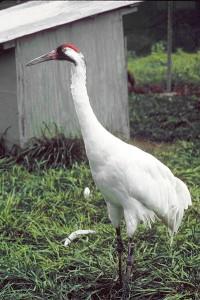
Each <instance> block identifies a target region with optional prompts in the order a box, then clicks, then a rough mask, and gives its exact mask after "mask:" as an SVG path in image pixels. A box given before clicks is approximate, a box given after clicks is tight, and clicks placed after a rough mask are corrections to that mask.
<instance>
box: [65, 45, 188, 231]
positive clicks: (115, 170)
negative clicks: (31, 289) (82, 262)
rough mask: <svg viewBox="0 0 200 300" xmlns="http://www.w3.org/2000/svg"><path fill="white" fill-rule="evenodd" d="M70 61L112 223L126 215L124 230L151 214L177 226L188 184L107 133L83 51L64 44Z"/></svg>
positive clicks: (83, 126)
mask: <svg viewBox="0 0 200 300" xmlns="http://www.w3.org/2000/svg"><path fill="white" fill-rule="evenodd" d="M65 52H66V54H67V55H68V56H70V57H72V58H73V60H74V61H75V62H76V64H75V65H73V66H72V83H71V91H72V96H73V100H74V104H75V108H76V112H77V115H78V119H79V122H80V126H81V131H82V135H83V139H84V142H85V147H86V152H87V156H88V159H89V163H90V168H91V172H92V176H93V178H94V181H95V183H96V185H97V187H98V188H99V189H100V191H101V193H102V194H103V196H104V198H105V201H106V203H107V207H108V213H109V217H110V220H111V222H112V224H113V226H114V227H115V228H117V227H118V226H119V224H120V221H121V218H122V217H123V216H124V218H125V222H126V227H127V233H128V236H129V237H131V236H132V235H133V234H134V232H135V230H136V228H137V225H138V224H139V222H141V221H142V222H144V223H147V224H149V225H150V223H151V222H153V221H154V219H155V217H158V218H159V219H160V220H162V221H163V223H164V224H166V225H167V226H168V228H169V230H170V231H171V232H173V233H174V232H177V230H178V227H179V225H180V223H181V220H182V217H183V213H184V209H186V208H188V205H191V197H190V193H189V191H188V188H187V186H186V185H185V184H184V183H183V182H182V181H181V180H180V179H178V178H177V177H175V176H174V175H173V174H172V172H171V171H170V170H169V168H168V167H167V166H165V165H164V164H163V163H162V162H160V161H159V160H158V159H156V158H155V157H154V156H152V155H150V154H148V153H146V152H145V151H142V150H141V149H139V148H137V147H135V146H132V145H129V144H127V143H125V142H123V141H121V140H120V139H118V138H117V137H115V136H114V135H112V134H111V133H109V132H108V131H107V130H106V129H105V128H104V127H103V126H102V125H101V124H100V123H99V122H98V120H97V118H96V116H95V115H94V113H93V111H92V108H91V106H90V103H89V98H88V94H87V89H86V67H85V63H84V58H83V55H82V54H81V53H77V52H75V51H74V50H73V49H70V48H67V49H66V50H65Z"/></svg>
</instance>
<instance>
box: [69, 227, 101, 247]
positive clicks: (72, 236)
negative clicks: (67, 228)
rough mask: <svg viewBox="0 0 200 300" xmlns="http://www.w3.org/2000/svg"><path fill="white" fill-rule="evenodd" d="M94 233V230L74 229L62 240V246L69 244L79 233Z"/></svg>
mask: <svg viewBox="0 0 200 300" xmlns="http://www.w3.org/2000/svg"><path fill="white" fill-rule="evenodd" d="M94 233H96V231H95V230H90V229H88V230H82V229H80V230H76V231H74V232H72V233H71V234H70V235H69V236H68V237H67V238H66V239H65V242H64V246H65V247H67V246H69V244H71V242H72V241H74V240H75V239H77V238H78V237H79V236H81V235H88V234H94Z"/></svg>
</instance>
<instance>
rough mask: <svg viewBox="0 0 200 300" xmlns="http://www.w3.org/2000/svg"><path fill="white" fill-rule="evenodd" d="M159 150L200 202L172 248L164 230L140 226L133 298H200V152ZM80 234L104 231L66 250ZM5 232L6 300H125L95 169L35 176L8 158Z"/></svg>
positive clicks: (2, 179) (2, 215) (0, 201)
mask: <svg viewBox="0 0 200 300" xmlns="http://www.w3.org/2000/svg"><path fill="white" fill-rule="evenodd" d="M152 152H153V153H154V154H155V155H156V156H157V157H159V158H160V159H161V160H162V161H164V162H165V163H166V164H167V165H168V166H169V167H170V168H172V170H173V171H174V173H175V174H176V175H178V176H180V177H181V178H182V179H183V180H185V181H186V182H187V183H188V185H189V188H190V191H191V193H192V198H193V203H194V204H193V206H192V208H190V209H189V210H188V211H187V212H186V215H185V217H184V220H183V223H182V226H181V228H180V231H179V233H178V235H177V236H176V237H175V239H174V243H173V247H172V248H170V246H169V236H168V234H167V230H166V228H165V227H164V226H163V225H161V224H159V223H156V224H154V225H153V227H152V229H148V228H145V227H144V226H143V225H141V226H140V227H139V228H138V230H137V233H136V234H135V237H134V241H135V249H134V256H135V264H134V270H133V278H132V284H131V299H159V300H161V299H165V300H179V299H181V300H182V299H185V300H189V299H195V300H197V299H199V298H198V297H199V296H198V295H199V292H200V287H199V282H200V274H199V272H200V270H199V265H200V256H199V251H200V246H199V238H200V226H199V195H200V187H199V182H200V168H199V165H200V159H199V157H200V156H199V155H200V150H199V148H197V146H196V145H195V144H192V143H183V142H182V143H178V144H176V145H173V146H169V145H167V146H165V147H156V148H152ZM86 186H88V187H89V188H90V189H91V197H90V198H89V199H88V200H85V199H84V198H83V190H84V188H85V187H86ZM77 229H94V230H96V232H97V233H96V234H95V235H90V236H87V237H84V238H83V237H82V238H80V239H78V240H77V241H74V242H73V243H72V244H71V245H70V246H69V247H68V248H65V247H64V246H63V239H64V238H65V237H66V236H67V235H68V234H69V233H71V232H72V231H75V230H77ZM0 233H1V235H0V279H1V281H0V287H1V288H0V299H3V300H11V299H15V300H19V299H20V300H21V299H23V300H25V299H26V300H31V299H38V300H39V299H41V300H43V299H45V300H46V299H120V290H119V288H118V286H117V284H116V282H115V281H114V280H115V278H116V276H117V257H116V254H115V240H114V233H115V232H114V229H113V228H112V226H111V224H110V222H109V220H108V217H107V211H106V206H105V203H104V201H103V199H102V196H101V194H100V193H99V191H98V190H97V189H96V187H95V185H94V183H93V180H92V178H91V174H90V171H89V167H88V165H87V164H84V163H83V164H75V165H74V166H73V167H72V169H68V170H64V169H61V168H60V169H48V170H46V171H45V170H39V169H38V171H36V170H35V171H34V172H28V171H27V170H26V169H25V168H23V167H20V166H19V165H15V164H10V165H7V164H6V160H5V159H4V160H1V161H0ZM123 238H124V239H125V241H126V242H127V237H126V233H125V227H123Z"/></svg>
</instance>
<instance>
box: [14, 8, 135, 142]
mask: <svg viewBox="0 0 200 300" xmlns="http://www.w3.org/2000/svg"><path fill="white" fill-rule="evenodd" d="M63 42H72V43H75V44H76V45H77V46H79V47H80V49H81V51H82V53H83V54H84V56H85V59H86V64H87V87H88V94H89V98H90V102H91V105H92V107H93V109H94V112H95V114H96V115H97V117H98V119H99V120H100V122H101V123H102V124H103V125H104V126H105V127H106V128H108V129H109V130H110V131H111V132H114V133H117V134H120V135H123V136H126V137H128V136H129V118H128V97H127V79H126V76H127V75H126V66H125V58H124V38H123V27H122V19H121V15H120V12H119V11H115V12H111V13H106V14H103V15H99V16H95V17H90V18H87V19H84V20H81V21H77V22H74V23H71V24H67V25H65V26H61V27H57V28H54V30H49V31H43V32H40V33H37V34H34V35H32V36H29V37H24V38H22V39H20V40H18V42H17V49H16V50H17V51H16V55H17V60H16V62H17V80H18V102H19V113H20V132H21V144H23V143H24V142H26V141H27V139H29V138H30V137H32V136H38V135H40V132H41V131H40V130H41V128H42V127H43V122H45V123H46V124H47V125H50V127H51V124H53V123H54V122H55V123H56V124H57V125H58V127H59V128H61V129H62V130H63V131H64V132H65V134H66V135H67V136H70V135H72V136H77V135H80V128H79V124H78V120H77V117H76V114H75V109H74V105H73V101H72V97H71V93H70V64H69V63H67V62H63V61H60V62H59V61H57V62H46V63H43V64H38V65H37V66H33V67H26V66H25V63H26V62H27V61H29V60H30V59H33V58H34V57H37V56H39V55H41V54H43V53H46V52H48V51H50V50H52V49H54V48H55V47H57V46H58V45H59V44H62V43H63Z"/></svg>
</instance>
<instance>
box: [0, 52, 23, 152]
mask: <svg viewBox="0 0 200 300" xmlns="http://www.w3.org/2000/svg"><path fill="white" fill-rule="evenodd" d="M0 70H1V80H0V134H2V133H3V132H4V131H5V130H6V129H7V128H8V130H7V133H6V136H5V138H6V139H7V141H8V146H10V145H11V144H18V143H19V125H18V107H17V86H16V68H15V50H14V49H9V50H6V51H4V52H3V53H1V55H0Z"/></svg>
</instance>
